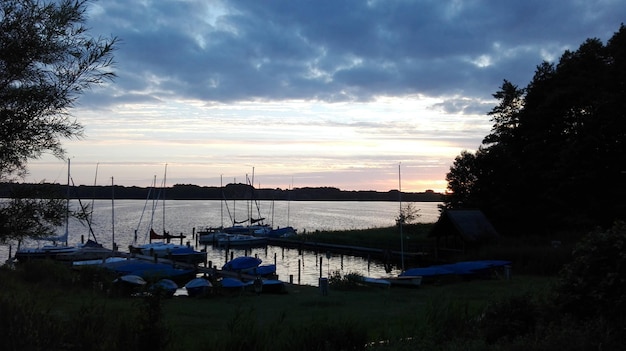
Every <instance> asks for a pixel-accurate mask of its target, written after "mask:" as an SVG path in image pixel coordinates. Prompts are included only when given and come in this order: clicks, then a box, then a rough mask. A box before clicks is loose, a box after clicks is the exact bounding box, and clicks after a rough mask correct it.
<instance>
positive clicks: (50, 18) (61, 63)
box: [0, 0, 117, 241]
mask: <svg viewBox="0 0 626 351" xmlns="http://www.w3.org/2000/svg"><path fill="white" fill-rule="evenodd" d="M87 3H88V1H87V0H59V1H41V0H2V1H0V181H7V180H17V179H19V178H20V177H22V176H24V175H25V174H26V172H27V162H28V160H29V159H35V158H38V157H41V156H42V155H43V154H44V153H47V152H49V153H52V154H54V155H56V156H57V157H63V155H64V152H65V151H64V149H63V147H62V144H61V141H62V139H66V138H80V137H82V131H83V130H82V126H81V124H80V123H78V122H77V121H76V120H74V119H73V118H72V117H71V115H70V109H71V108H72V107H73V106H74V104H75V102H76V100H77V99H78V97H79V96H80V95H81V94H82V93H83V91H84V90H85V89H88V88H90V87H92V86H93V85H97V84H101V83H103V82H105V81H107V80H110V79H113V78H114V77H115V74H114V73H113V71H112V66H113V51H114V49H115V44H116V42H117V38H115V37H112V38H108V39H105V38H102V37H93V36H91V35H90V34H89V31H88V29H87V28H86V27H85V22H86V16H85V13H86V9H87ZM31 195H32V194H31ZM44 197H45V196H44ZM18 198H19V196H18ZM22 198H23V196H22ZM48 205H54V203H53V202H52V203H48ZM54 208H58V206H51V207H49V206H47V205H46V203H45V202H43V203H39V204H33V203H32V202H24V201H13V202H10V203H5V204H4V205H3V206H2V207H1V208H0V217H2V219H3V227H2V228H0V241H3V240H6V239H7V238H15V237H16V236H17V237H19V236H20V235H24V234H20V233H18V232H16V230H17V229H20V230H21V233H31V232H32V231H30V230H24V228H23V226H24V225H31V226H32V224H28V223H30V222H28V223H27V222H23V221H22V222H20V223H17V222H15V223H12V224H11V223H8V222H7V221H17V220H18V219H19V218H22V219H23V218H25V217H24V216H30V217H29V218H36V219H38V220H40V221H41V222H46V221H48V222H49V223H51V224H55V223H56V222H55V221H57V219H58V216H57V215H55V214H52V213H50V212H46V211H48V210H47V209H54ZM39 228H40V229H42V230H41V231H40V232H38V233H35V235H42V236H43V235H48V233H47V232H49V230H47V229H46V228H50V226H48V225H46V224H45V223H43V225H41V226H39Z"/></svg>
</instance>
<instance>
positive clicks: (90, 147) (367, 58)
mask: <svg viewBox="0 0 626 351" xmlns="http://www.w3.org/2000/svg"><path fill="white" fill-rule="evenodd" d="M87 16H88V18H87V26H88V27H89V28H90V30H91V33H92V34H93V35H94V36H102V37H104V38H108V37H112V36H114V37H117V38H118V39H119V40H120V42H119V44H118V48H117V50H116V52H115V66H114V70H115V72H116V74H117V78H116V79H115V80H114V81H113V82H108V83H106V84H104V85H101V86H97V87H93V88H92V89H91V90H88V91H86V92H85V93H84V94H83V95H82V96H81V97H80V99H79V101H78V103H77V105H76V107H75V108H74V109H72V110H71V111H70V112H71V114H72V116H73V118H75V119H76V120H77V121H78V122H79V123H81V124H82V125H83V126H84V130H85V135H84V137H83V138H82V139H80V140H64V141H63V145H64V147H65V148H66V150H67V156H68V157H69V158H70V159H71V174H72V179H73V182H74V183H75V184H87V185H90V184H98V185H108V184H111V183H112V182H113V183H115V184H116V185H124V186H150V185H151V184H152V183H153V182H156V183H157V184H163V183H165V184H166V185H167V186H171V185H174V184H196V185H200V186H220V185H221V184H224V185H225V184H227V183H232V182H237V183H246V182H252V183H253V185H254V186H259V187H262V188H282V189H287V188H294V187H295V188H301V187H337V188H340V189H342V190H377V191H388V190H392V189H398V187H401V189H402V191H407V192H421V191H426V190H434V191H438V192H443V191H445V190H446V185H447V183H446V181H445V176H446V173H447V172H448V171H449V169H450V166H451V165H452V164H453V162H454V159H455V157H456V156H458V155H459V154H460V153H461V151H463V150H469V151H474V150H476V149H477V148H478V147H479V146H480V144H481V142H482V139H483V138H484V137H485V136H486V135H487V134H489V132H490V130H491V126H492V123H491V121H490V118H489V116H488V115H487V113H488V112H489V111H490V110H491V109H493V107H495V106H496V104H497V101H496V100H494V98H493V96H492V95H493V94H494V93H495V92H497V91H498V89H499V88H500V86H501V85H502V83H503V81H504V80H505V79H506V80H508V81H510V82H512V83H513V84H515V85H517V86H519V87H525V86H526V85H527V84H528V83H529V82H530V81H531V79H532V77H533V74H534V71H535V68H536V67H537V66H538V65H539V64H541V63H542V62H543V61H548V62H556V61H558V59H559V57H560V56H561V55H562V54H563V53H564V52H565V50H572V51H573V50H576V49H577V48H578V47H579V46H580V45H581V44H582V43H583V42H584V41H585V40H586V39H588V38H598V39H600V40H602V41H603V42H604V43H606V41H607V40H608V39H609V38H610V37H611V36H612V35H613V34H614V33H615V32H616V31H617V30H618V29H619V26H620V24H621V23H622V22H623V21H624V20H626V4H624V3H623V1H622V0H575V1H574V0H571V1H570V0H562V1H546V0H529V1H519V0H516V1H509V0H503V1H491V0H485V1H480V0H431V1H427V0H423V1H409V0H406V1H401V0H398V1H394V0H370V1H366V0H349V1H340V0H320V1H310V0H308V1H298V0H285V1H253V0H249V1H243V0H231V1H213V0H181V1H171V0H142V1H133V2H128V1H126V0H106V1H105V0H100V1H95V2H90V3H89V7H88V13H87ZM66 162H67V161H65V160H59V159H56V158H54V157H52V156H47V155H46V156H44V157H42V158H41V159H39V160H33V161H30V162H29V171H30V175H29V176H28V177H27V178H26V181H29V182H40V181H48V182H60V183H64V182H65V179H66V173H67V165H66Z"/></svg>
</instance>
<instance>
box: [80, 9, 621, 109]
mask: <svg viewBox="0 0 626 351" xmlns="http://www.w3.org/2000/svg"><path fill="white" fill-rule="evenodd" d="M618 5H619V4H618V2H614V1H590V2H578V1H576V2H574V1H571V2H558V3H556V2H549V1H523V2H519V1H517V2H516V1H499V2H495V3H494V2H492V1H361V0H352V1H340V2H337V1H269V2H266V1H261V2H258V1H224V2H220V1H192V0H190V1H143V2H135V3H132V4H129V3H128V2H125V1H124V2H122V1H113V0H112V1H106V2H104V1H103V2H98V3H97V9H94V10H93V11H92V12H91V18H90V22H89V23H90V25H93V27H94V30H96V31H98V32H99V33H111V34H113V35H116V36H118V37H119V38H121V39H122V44H121V45H120V49H119V52H118V54H117V61H118V62H119V64H118V65H119V72H118V74H119V76H120V77H119V79H118V81H117V83H118V85H119V89H121V90H122V91H123V92H124V93H133V94H139V93H142V94H147V95H150V96H152V97H153V99H157V100H158V99H164V98H176V97H183V96H184V97H191V98H193V99H198V100H203V101H218V102H236V101H250V100H259V101H276V100H291V99H304V100H320V101H328V102H336V101H369V100H372V99H374V98H376V97H378V96H388V95H392V96H399V95H405V94H417V93H419V94H425V95H429V96H443V95H459V94H460V95H463V96H466V97H474V98H482V99H484V98H486V97H489V96H490V94H491V93H493V92H494V91H495V89H496V88H497V87H498V86H499V84H500V83H501V82H502V80H503V79H508V80H511V81H513V82H517V83H518V84H521V85H525V84H526V83H527V82H528V81H529V80H530V78H531V77H532V73H533V70H534V67H535V66H536V65H538V64H539V63H541V60H543V59H545V58H546V57H552V58H554V57H557V56H556V55H559V54H560V53H562V51H563V49H564V48H575V46H577V45H579V44H580V43H582V41H583V40H584V39H586V38H588V37H594V36H600V37H602V38H604V39H606V38H608V37H609V36H610V35H611V34H612V33H613V32H614V31H615V30H616V29H617V27H618V25H619V21H620V20H621V19H623V18H625V15H626V10H625V9H624V8H625V7H624V6H618ZM118 93H119V92H118ZM136 96H139V95H136ZM103 101H105V102H107V103H111V102H113V101H114V100H112V99H104V100H103Z"/></svg>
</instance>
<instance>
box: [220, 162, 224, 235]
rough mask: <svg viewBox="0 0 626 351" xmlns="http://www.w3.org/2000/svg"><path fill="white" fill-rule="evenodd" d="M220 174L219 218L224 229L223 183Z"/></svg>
mask: <svg viewBox="0 0 626 351" xmlns="http://www.w3.org/2000/svg"><path fill="white" fill-rule="evenodd" d="M222 176H223V175H222V174H220V189H222V200H220V220H221V225H222V229H224V185H223V183H222Z"/></svg>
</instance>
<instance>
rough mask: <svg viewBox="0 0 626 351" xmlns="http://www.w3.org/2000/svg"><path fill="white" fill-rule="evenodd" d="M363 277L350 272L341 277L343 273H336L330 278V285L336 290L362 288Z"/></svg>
mask: <svg viewBox="0 0 626 351" xmlns="http://www.w3.org/2000/svg"><path fill="white" fill-rule="evenodd" d="M362 283H363V276H362V275H361V274H359V273H355V272H350V273H347V274H345V275H343V276H342V275H341V272H339V271H334V272H333V273H332V274H331V275H330V277H329V278H328V285H329V286H330V287H331V288H333V289H336V290H352V289H356V288H358V287H360V286H362Z"/></svg>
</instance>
